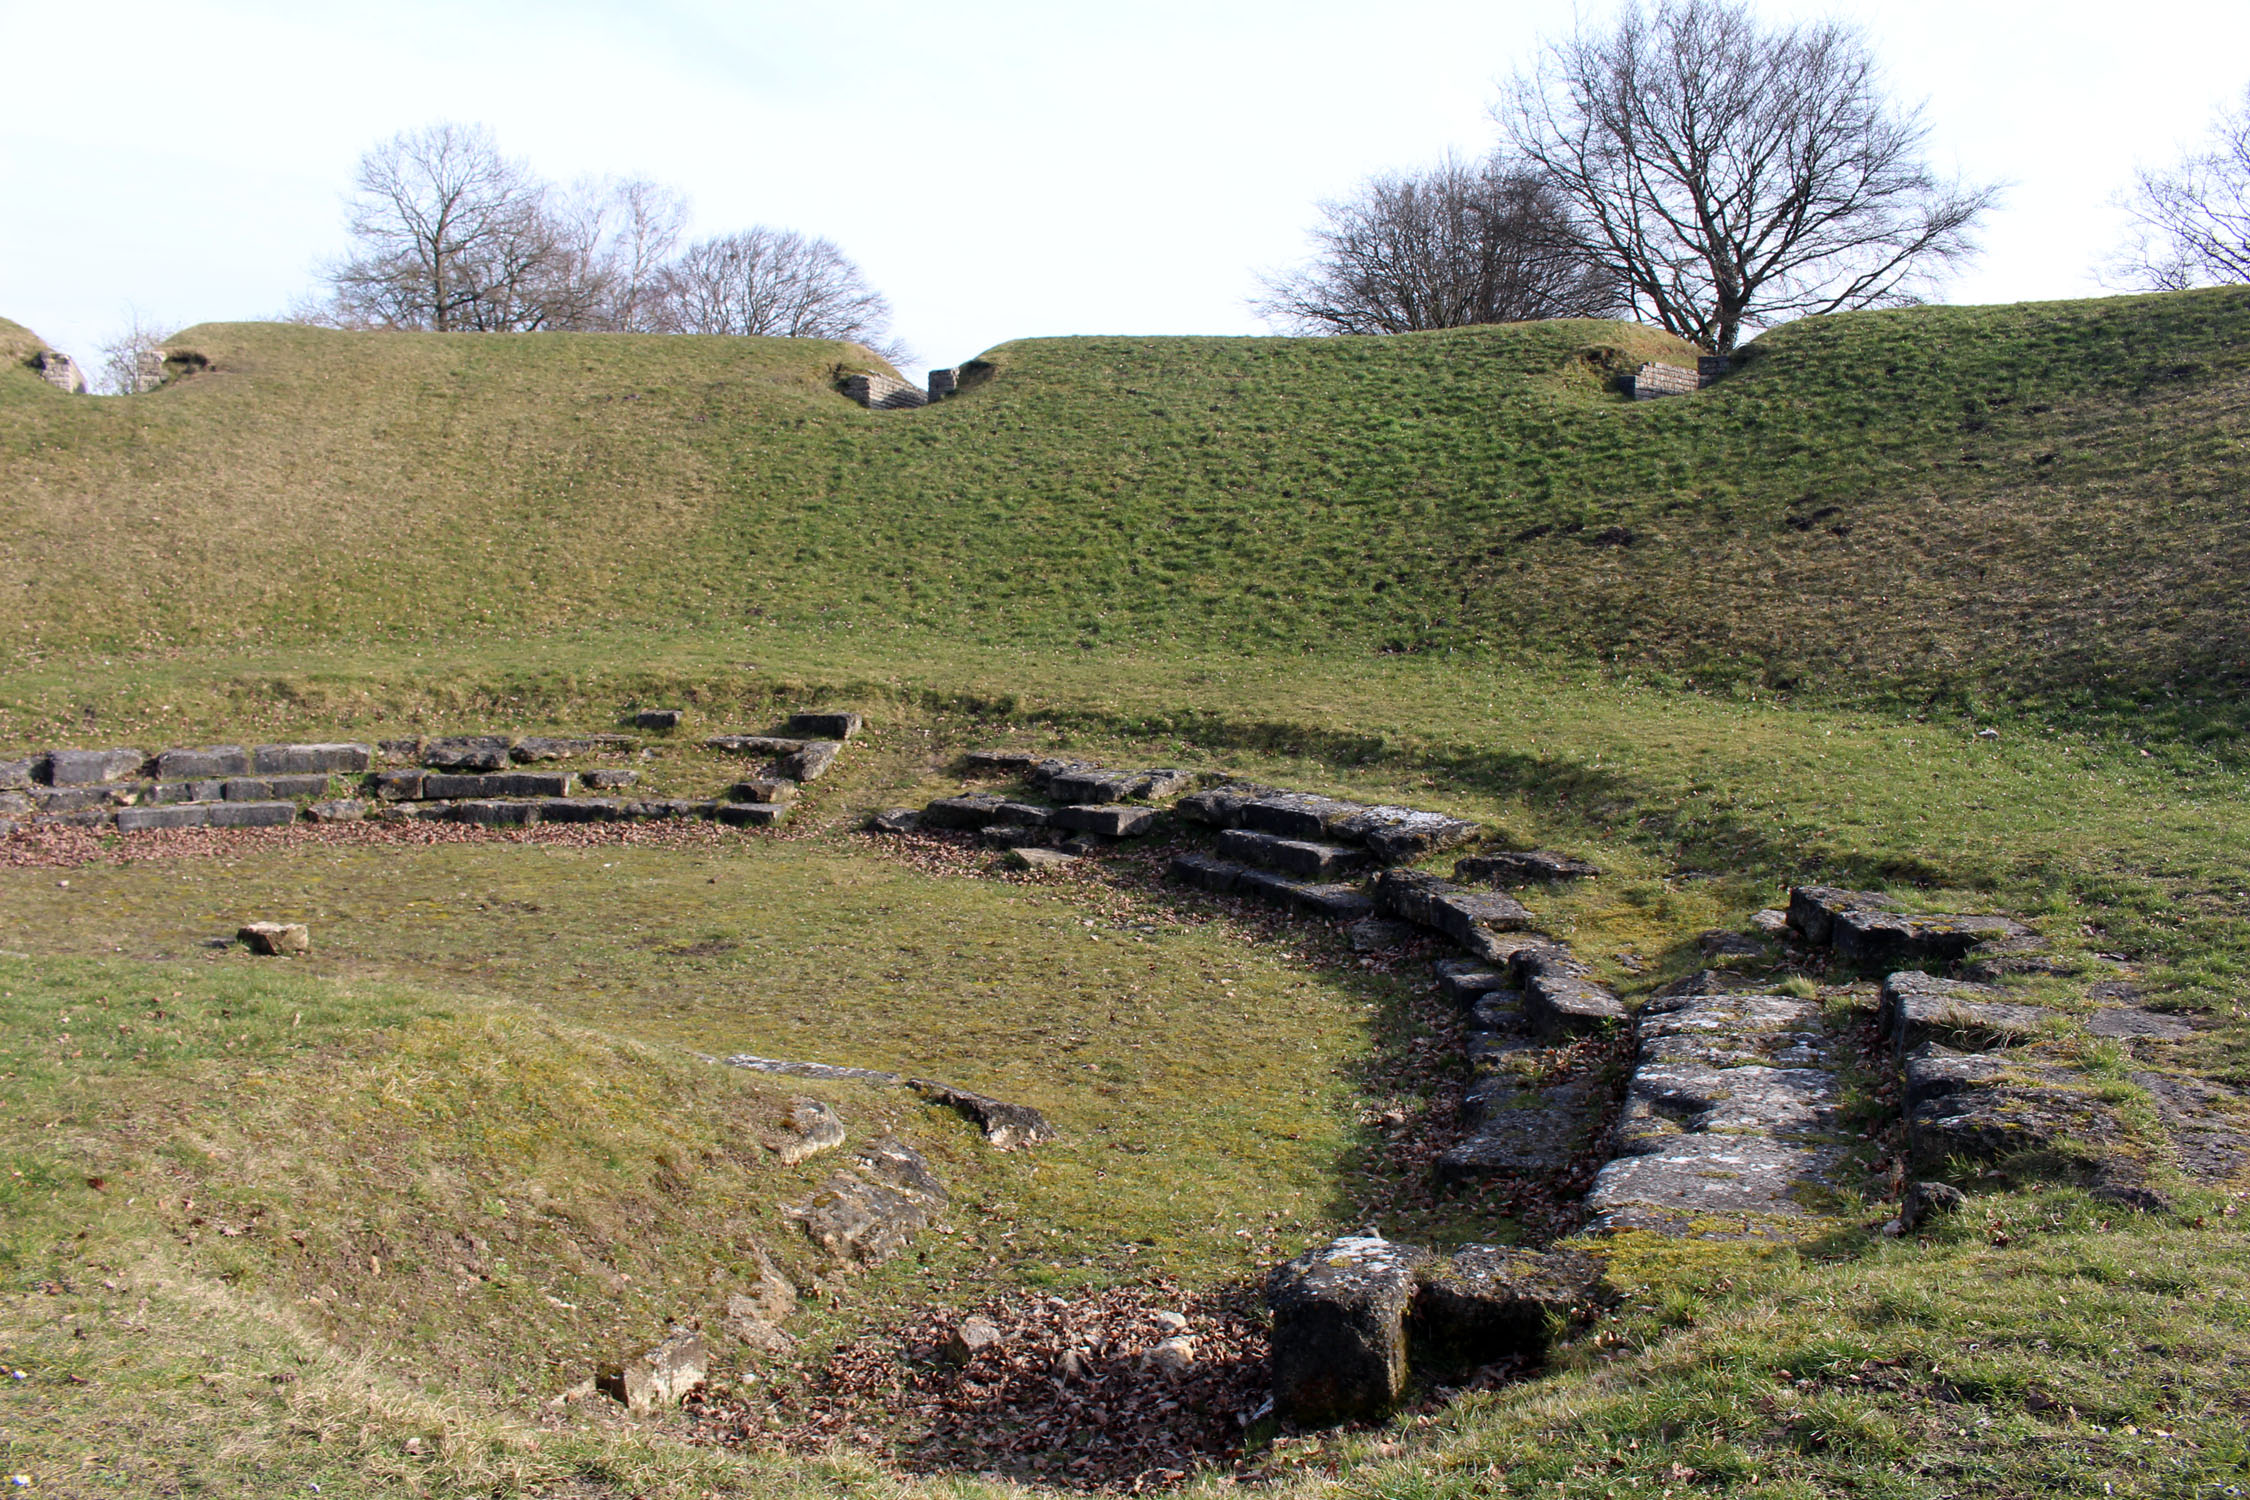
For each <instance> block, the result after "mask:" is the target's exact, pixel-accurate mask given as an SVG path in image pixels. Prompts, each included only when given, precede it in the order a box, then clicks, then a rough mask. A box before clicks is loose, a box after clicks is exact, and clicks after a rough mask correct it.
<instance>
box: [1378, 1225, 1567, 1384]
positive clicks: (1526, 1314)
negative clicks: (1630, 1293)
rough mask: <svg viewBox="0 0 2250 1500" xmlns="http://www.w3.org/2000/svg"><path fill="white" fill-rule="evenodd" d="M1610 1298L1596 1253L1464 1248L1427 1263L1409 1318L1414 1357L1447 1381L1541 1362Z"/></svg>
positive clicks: (1417, 1365) (1422, 1371) (1421, 1369)
mask: <svg viewBox="0 0 2250 1500" xmlns="http://www.w3.org/2000/svg"><path fill="white" fill-rule="evenodd" d="M1607 1300H1609V1295H1608V1288H1607V1286H1606V1284H1605V1283H1604V1281H1603V1276H1602V1263H1601V1261H1600V1260H1598V1259H1596V1258H1595V1257H1594V1256H1591V1255H1586V1254H1583V1253H1580V1252H1577V1251H1571V1250H1550V1251H1547V1252H1544V1253H1541V1252H1538V1251H1533V1250H1524V1249H1520V1248H1516V1247H1512V1246H1504V1245H1464V1246H1463V1247H1461V1248H1460V1249H1459V1250H1456V1251H1455V1252H1454V1253H1453V1254H1452V1255H1450V1256H1447V1257H1446V1258H1444V1259H1442V1260H1440V1259H1436V1258H1432V1259H1430V1260H1428V1261H1425V1262H1423V1264H1422V1266H1421V1268H1420V1272H1419V1274H1418V1276H1417V1284H1416V1287H1415V1292H1414V1301H1413V1305H1412V1307H1411V1308H1410V1309H1409V1311H1408V1313H1407V1318H1406V1348H1407V1357H1408V1359H1409V1361H1410V1362H1411V1363H1412V1365H1413V1368H1414V1371H1415V1373H1416V1374H1417V1375H1432V1376H1440V1377H1443V1376H1453V1377H1459V1376H1463V1375H1469V1374H1473V1373H1474V1372H1475V1371H1477V1370H1480V1369H1482V1368H1483V1367H1484V1366H1486V1365H1489V1364H1492V1363H1494V1362H1495V1361H1498V1360H1502V1359H1511V1358H1513V1359H1532V1360H1541V1359H1544V1358H1546V1356H1547V1352H1548V1350H1549V1348H1550V1347H1551V1344H1552V1340H1553V1337H1554V1334H1553V1330H1554V1329H1555V1328H1556V1327H1558V1326H1566V1325H1567V1324H1568V1323H1569V1321H1570V1320H1571V1319H1572V1318H1574V1317H1576V1316H1578V1315H1581V1314H1583V1313H1585V1312H1587V1311H1589V1310H1590V1309H1592V1308H1593V1307H1594V1306H1597V1305H1599V1304H1600V1303H1603V1302H1605V1301H1607Z"/></svg>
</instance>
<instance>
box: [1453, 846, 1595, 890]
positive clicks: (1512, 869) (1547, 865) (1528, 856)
mask: <svg viewBox="0 0 2250 1500" xmlns="http://www.w3.org/2000/svg"><path fill="white" fill-rule="evenodd" d="M1599 874H1601V870H1600V869H1599V868H1597V867H1596V866H1594V865H1590V864H1588V863H1587V862H1586V861H1584V860H1582V859H1573V858H1571V857H1570V856H1569V855H1567V854H1556V853H1554V852H1553V851H1551V850H1547V849H1526V850H1523V851H1521V852H1519V853H1502V854H1472V855H1470V856H1469V857H1468V858H1466V859H1459V860H1455V861H1454V862H1453V878H1454V879H1455V880H1474V881H1481V882H1482V883H1484V884H1486V885H1498V886H1518V885H1541V884H1546V883H1550V882H1553V881H1557V880H1591V879H1592V878H1593V877H1595V876H1597V875H1599Z"/></svg>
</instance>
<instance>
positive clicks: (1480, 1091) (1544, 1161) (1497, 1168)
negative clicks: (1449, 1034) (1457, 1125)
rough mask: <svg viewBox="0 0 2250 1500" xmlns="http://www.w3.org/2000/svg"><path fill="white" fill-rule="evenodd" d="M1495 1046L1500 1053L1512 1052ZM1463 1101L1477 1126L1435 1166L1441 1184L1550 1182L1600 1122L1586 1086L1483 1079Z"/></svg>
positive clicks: (1499, 1043) (1502, 1044)
mask: <svg viewBox="0 0 2250 1500" xmlns="http://www.w3.org/2000/svg"><path fill="white" fill-rule="evenodd" d="M1495 1042H1496V1045H1495V1046H1494V1047H1493V1048H1492V1049H1490V1050H1491V1051H1492V1052H1493V1053H1494V1054H1496V1055H1499V1054H1504V1053H1505V1052H1506V1051H1508V1050H1513V1049H1512V1048H1510V1047H1509V1046H1508V1044H1507V1043H1506V1042H1502V1041H1500V1040H1499V1039H1497V1038H1496V1039H1495ZM1516 1045H1517V1046H1519V1047H1520V1043H1519V1044H1516ZM1476 1050H1478V1049H1472V1059H1474V1056H1475V1051H1476ZM1463 1102H1464V1106H1465V1108H1466V1111H1467V1113H1468V1114H1469V1116H1470V1118H1471V1119H1472V1120H1473V1121H1474V1125H1473V1127H1472V1128H1471V1130H1470V1132H1469V1134H1468V1135H1467V1136H1466V1137H1464V1138H1463V1139H1462V1140H1461V1141H1459V1142H1458V1143H1456V1144H1455V1145H1452V1146H1449V1147H1447V1148H1446V1149H1445V1150H1444V1151H1441V1152H1439V1153H1438V1157H1437V1160H1436V1161H1435V1162H1433V1163H1432V1164H1431V1166H1432V1170H1433V1171H1434V1172H1435V1174H1436V1176H1437V1179H1438V1181H1440V1182H1451V1183H1459V1182H1480V1181H1490V1180H1492V1179H1494V1178H1510V1179H1530V1180H1536V1179H1540V1178H1551V1177H1553V1176H1554V1175H1555V1174H1556V1173H1558V1172H1561V1171H1562V1170H1563V1169H1564V1168H1566V1167H1568V1166H1570V1165H1571V1164H1572V1163H1573V1162H1575V1161H1576V1160H1577V1159H1578V1156H1579V1153H1580V1152H1582V1151H1583V1150H1584V1149H1585V1147H1586V1144H1587V1139H1586V1138H1587V1133H1588V1131H1589V1130H1590V1129H1591V1128H1592V1126H1593V1125H1594V1123H1595V1122H1596V1121H1597V1120H1598V1119H1599V1118H1600V1115H1599V1113H1598V1111H1597V1110H1595V1109H1593V1108H1590V1107H1589V1106H1590V1104H1591V1103H1592V1102H1593V1101H1590V1100H1589V1099H1588V1097H1587V1094H1586V1091H1585V1090H1584V1089H1583V1088H1577V1087H1571V1086H1567V1085H1565V1086H1558V1087H1554V1088H1544V1089H1530V1088H1524V1087H1522V1086H1520V1085H1519V1084H1517V1083H1516V1082H1514V1081H1513V1080H1511V1079H1508V1078H1505V1077H1491V1078H1485V1079H1481V1080H1479V1081H1478V1082H1477V1083H1476V1084H1474V1085H1472V1086H1471V1087H1470V1090H1469V1094H1468V1097H1467V1098H1466V1099H1465V1100H1464V1101H1463Z"/></svg>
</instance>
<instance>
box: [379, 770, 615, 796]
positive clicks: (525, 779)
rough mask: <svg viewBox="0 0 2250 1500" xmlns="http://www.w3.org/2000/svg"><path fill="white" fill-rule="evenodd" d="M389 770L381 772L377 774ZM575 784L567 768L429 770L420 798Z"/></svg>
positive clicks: (546, 792) (552, 792) (556, 791)
mask: <svg viewBox="0 0 2250 1500" xmlns="http://www.w3.org/2000/svg"><path fill="white" fill-rule="evenodd" d="M388 774H391V773H387V772H382V773H378V776H379V777H380V776H382V775H388ZM576 787H577V778H576V777H575V776H573V775H572V774H571V773H570V772H568V771H502V772H497V773H494V774H490V775H465V776H464V775H450V774H447V773H443V772H436V771H433V772H430V773H429V774H427V775H425V776H424V777H423V778H422V792H421V795H422V797H423V798H425V799H427V800H430V801H448V802H450V801H456V800H461V799H465V798H476V797H567V796H569V795H570V794H571V793H572V792H573V791H574V790H576Z"/></svg>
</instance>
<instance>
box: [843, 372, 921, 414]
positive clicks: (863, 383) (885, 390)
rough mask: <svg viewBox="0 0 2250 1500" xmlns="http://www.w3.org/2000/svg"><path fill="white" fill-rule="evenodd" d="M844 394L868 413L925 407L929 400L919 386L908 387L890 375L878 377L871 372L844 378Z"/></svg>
mask: <svg viewBox="0 0 2250 1500" xmlns="http://www.w3.org/2000/svg"><path fill="white" fill-rule="evenodd" d="M844 394H845V395H847V396H849V397H851V398H852V399H853V400H854V401H857V402H858V403H859V404H860V405H862V406H864V407H866V408H867V409H868V410H869V411H903V410H906V409H908V408H910V407H916V406H927V405H929V402H930V398H929V397H928V396H926V395H924V394H923V393H922V389H921V387H919V386H913V385H908V384H907V383H906V382H905V381H903V380H900V379H898V378H897V377H895V376H891V375H878V374H876V373H875V372H874V371H872V370H862V371H860V372H859V373H858V374H854V375H846V376H845V377H844Z"/></svg>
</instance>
